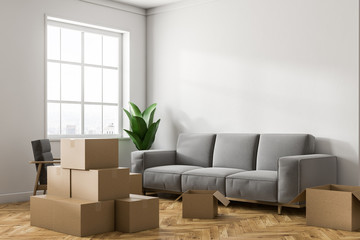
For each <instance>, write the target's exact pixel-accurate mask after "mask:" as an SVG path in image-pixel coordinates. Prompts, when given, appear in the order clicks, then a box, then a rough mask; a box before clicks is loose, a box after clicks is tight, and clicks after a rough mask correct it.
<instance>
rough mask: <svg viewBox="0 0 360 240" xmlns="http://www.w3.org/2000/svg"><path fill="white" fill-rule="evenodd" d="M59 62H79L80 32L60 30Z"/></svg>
mask: <svg viewBox="0 0 360 240" xmlns="http://www.w3.org/2000/svg"><path fill="white" fill-rule="evenodd" d="M61 60H63V61H69V62H80V61H81V32H80V31H75V30H71V29H65V28H62V29H61Z"/></svg>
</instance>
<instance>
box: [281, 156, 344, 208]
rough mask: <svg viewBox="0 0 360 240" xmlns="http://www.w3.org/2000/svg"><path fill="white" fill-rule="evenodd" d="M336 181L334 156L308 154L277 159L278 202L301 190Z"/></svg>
mask: <svg viewBox="0 0 360 240" xmlns="http://www.w3.org/2000/svg"><path fill="white" fill-rule="evenodd" d="M336 183H337V168H336V157H335V156H332V155H327V154H309V155H298V156H287V157H281V158H280V159H279V161H278V202H279V203H288V202H290V201H291V200H293V198H295V197H296V196H297V195H298V194H299V193H300V192H301V191H302V190H304V189H306V188H308V187H314V186H319V185H324V184H336Z"/></svg>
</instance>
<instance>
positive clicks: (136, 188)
mask: <svg viewBox="0 0 360 240" xmlns="http://www.w3.org/2000/svg"><path fill="white" fill-rule="evenodd" d="M130 193H131V194H138V195H143V189H142V175H141V173H130Z"/></svg>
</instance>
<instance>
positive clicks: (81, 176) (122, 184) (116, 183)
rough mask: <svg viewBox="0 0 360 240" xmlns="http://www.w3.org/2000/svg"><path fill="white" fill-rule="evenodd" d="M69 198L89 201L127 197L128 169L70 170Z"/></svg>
mask: <svg viewBox="0 0 360 240" xmlns="http://www.w3.org/2000/svg"><path fill="white" fill-rule="evenodd" d="M71 197H73V198H79V199H85V200H89V201H95V202H97V201H105V200H115V199H119V198H128V197H129V168H107V169H97V170H71Z"/></svg>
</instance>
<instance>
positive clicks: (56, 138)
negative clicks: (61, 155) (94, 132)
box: [48, 136, 130, 142]
mask: <svg viewBox="0 0 360 240" xmlns="http://www.w3.org/2000/svg"><path fill="white" fill-rule="evenodd" d="M48 138H49V140H50V142H60V140H61V138H74V139H77V138H88V139H92V138H94V139H95V138H98V139H114V138H116V139H118V140H119V141H129V140H130V138H129V137H119V136H112V137H110V136H103V137H102V136H98V137H85V136H81V137H48Z"/></svg>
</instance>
